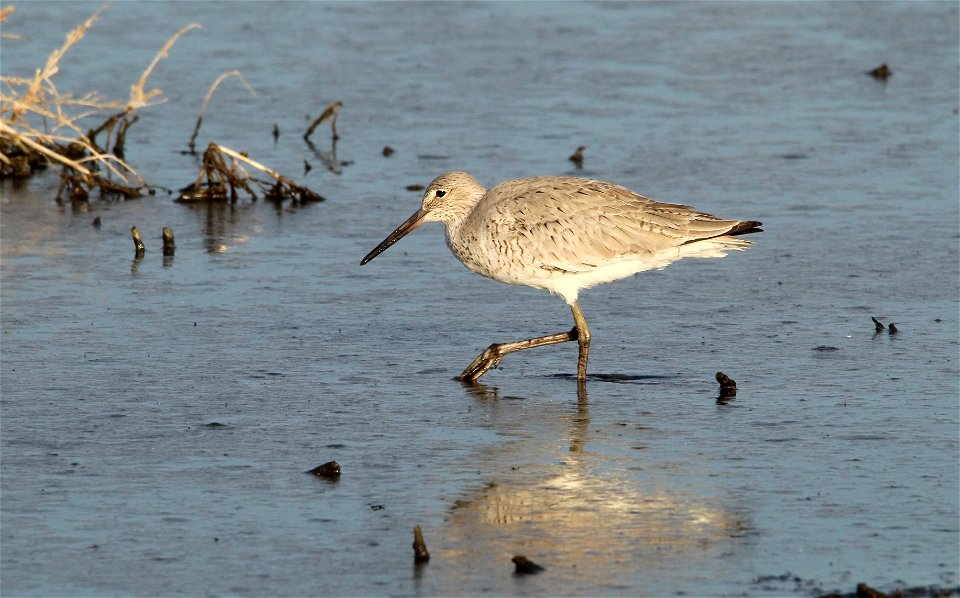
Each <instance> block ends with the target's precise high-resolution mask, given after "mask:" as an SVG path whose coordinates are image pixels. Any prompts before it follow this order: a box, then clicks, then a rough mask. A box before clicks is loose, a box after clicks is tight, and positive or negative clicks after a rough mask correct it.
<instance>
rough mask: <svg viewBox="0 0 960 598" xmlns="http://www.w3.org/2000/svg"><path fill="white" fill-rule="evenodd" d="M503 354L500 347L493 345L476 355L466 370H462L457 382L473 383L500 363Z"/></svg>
mask: <svg viewBox="0 0 960 598" xmlns="http://www.w3.org/2000/svg"><path fill="white" fill-rule="evenodd" d="M504 355H505V353H504V352H503V351H502V350H501V345H499V344H497V343H493V344H492V345H490V346H489V347H487V348H486V350H485V351H484V352H483V353H481V354H480V355H477V358H476V359H474V360H473V362H472V363H471V364H470V365H468V366H467V369H465V370H463V372H461V373H460V375H459V376H457V380H461V381H463V382H473V381H474V380H476V379H477V378H479V377H480V376H482V375H484V374H486V373H487V371H488V370H489V369H490V368H492V367H493V366H495V365H497V364H498V363H500V360H501V359H503V356H504Z"/></svg>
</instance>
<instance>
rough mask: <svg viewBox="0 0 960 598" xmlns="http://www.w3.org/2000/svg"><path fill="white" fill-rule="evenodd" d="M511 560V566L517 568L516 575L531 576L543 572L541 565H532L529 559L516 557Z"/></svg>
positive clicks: (521, 556)
mask: <svg viewBox="0 0 960 598" xmlns="http://www.w3.org/2000/svg"><path fill="white" fill-rule="evenodd" d="M511 560H512V561H513V564H514V565H516V567H517V568H516V571H515V573H516V574H517V575H532V574H534V573H540V572H541V571H545V568H544V567H543V566H542V565H538V564H536V563H534V562H533V561H531V560H530V559H528V558H527V557H525V556H523V555H517V556H515V557H513V559H511Z"/></svg>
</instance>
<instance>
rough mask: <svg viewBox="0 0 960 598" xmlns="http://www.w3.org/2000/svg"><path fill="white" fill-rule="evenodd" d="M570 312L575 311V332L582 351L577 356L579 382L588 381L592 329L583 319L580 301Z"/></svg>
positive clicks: (572, 306)
mask: <svg viewBox="0 0 960 598" xmlns="http://www.w3.org/2000/svg"><path fill="white" fill-rule="evenodd" d="M570 310H571V311H573V321H574V322H575V323H576V327H575V328H574V329H573V331H574V332H576V333H577V345H578V346H579V349H580V351H579V354H578V356H577V380H586V379H587V357H588V356H589V354H590V329H589V328H587V319H586V318H584V317H583V312H582V311H580V302H579V301H574V302H573V305H571V306H570Z"/></svg>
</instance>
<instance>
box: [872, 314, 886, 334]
mask: <svg viewBox="0 0 960 598" xmlns="http://www.w3.org/2000/svg"><path fill="white" fill-rule="evenodd" d="M870 319H871V320H873V325H874V326H875V327H876V330H877V332H883V324H882V323H880V320H878V319H876V318H874V317H873V316H870Z"/></svg>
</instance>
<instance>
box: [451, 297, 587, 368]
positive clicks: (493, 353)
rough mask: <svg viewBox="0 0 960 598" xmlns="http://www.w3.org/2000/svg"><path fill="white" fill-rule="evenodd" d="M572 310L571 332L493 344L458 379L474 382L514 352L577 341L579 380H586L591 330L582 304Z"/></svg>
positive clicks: (573, 306) (575, 304)
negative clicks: (572, 326)
mask: <svg viewBox="0 0 960 598" xmlns="http://www.w3.org/2000/svg"><path fill="white" fill-rule="evenodd" d="M570 309H571V310H572V311H573V321H574V322H575V323H576V326H575V327H574V328H573V329H571V330H570V331H569V332H560V333H558V334H550V335H547V336H539V337H537V338H530V339H527V340H523V341H515V342H512V343H493V344H492V345H490V346H489V347H487V349H486V350H485V351H484V352H483V353H481V354H480V355H478V356H477V358H476V359H474V360H473V362H472V363H471V364H470V365H468V366H467V369H465V370H463V372H461V373H460V375H459V376H457V379H458V380H462V381H464V382H473V381H474V380H476V379H477V378H479V377H480V376H482V375H484V374H486V373H487V371H488V370H489V369H490V368H492V367H493V366H495V365H497V364H498V363H500V360H501V359H503V357H504V356H505V355H507V354H508V353H513V352H514V351H522V350H523V349H532V348H534V347H543V346H544V345H556V344H558V343H566V342H569V341H574V340H575V341H577V344H578V346H579V349H580V351H579V355H578V359H577V380H586V379H587V356H588V354H589V353H590V329H589V328H587V320H586V319H585V318H584V317H583V312H582V311H580V303H579V302H577V301H574V302H573V305H571V306H570Z"/></svg>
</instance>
